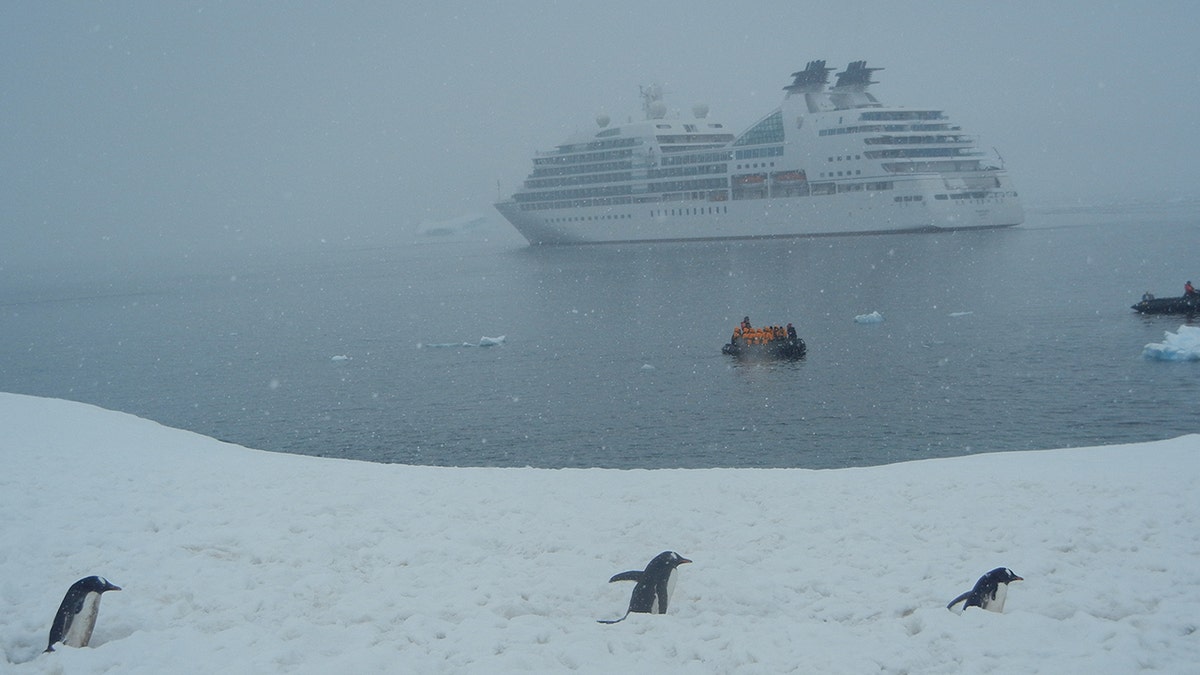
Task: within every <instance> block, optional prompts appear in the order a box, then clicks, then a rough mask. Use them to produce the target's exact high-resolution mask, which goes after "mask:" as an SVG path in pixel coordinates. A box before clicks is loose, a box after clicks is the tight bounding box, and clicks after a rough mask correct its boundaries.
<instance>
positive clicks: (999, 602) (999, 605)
mask: <svg viewBox="0 0 1200 675" xmlns="http://www.w3.org/2000/svg"><path fill="white" fill-rule="evenodd" d="M1006 598H1008V584H996V597H994V598H988V597H984V599H983V608H984V609H986V610H988V611H991V612H1003V611H1004V600H1005V599H1006Z"/></svg>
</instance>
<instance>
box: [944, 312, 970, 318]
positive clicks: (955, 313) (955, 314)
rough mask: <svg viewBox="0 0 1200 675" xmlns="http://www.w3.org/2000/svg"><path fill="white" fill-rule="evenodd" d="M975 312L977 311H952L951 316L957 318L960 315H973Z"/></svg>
mask: <svg viewBox="0 0 1200 675" xmlns="http://www.w3.org/2000/svg"><path fill="white" fill-rule="evenodd" d="M974 313H975V312H950V316H953V317H955V318H957V317H960V316H971V315H972V314H974Z"/></svg>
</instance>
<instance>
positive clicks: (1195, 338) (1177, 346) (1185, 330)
mask: <svg viewBox="0 0 1200 675" xmlns="http://www.w3.org/2000/svg"><path fill="white" fill-rule="evenodd" d="M1142 356H1144V357H1146V358H1148V359H1155V360H1157V361H1200V328H1197V327H1196V326H1180V327H1179V332H1178V333H1171V332H1169V331H1168V332H1167V333H1166V334H1165V335H1164V336H1163V341H1162V342H1151V343H1150V344H1148V345H1146V346H1145V348H1143V349H1142Z"/></svg>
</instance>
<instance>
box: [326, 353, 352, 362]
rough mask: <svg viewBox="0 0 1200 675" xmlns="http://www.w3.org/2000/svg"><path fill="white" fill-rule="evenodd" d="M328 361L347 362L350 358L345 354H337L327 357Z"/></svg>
mask: <svg viewBox="0 0 1200 675" xmlns="http://www.w3.org/2000/svg"><path fill="white" fill-rule="evenodd" d="M329 360H330V361H349V360H350V357H349V356H347V355H345V354H338V355H336V356H331V357H329Z"/></svg>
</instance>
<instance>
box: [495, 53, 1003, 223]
mask: <svg viewBox="0 0 1200 675" xmlns="http://www.w3.org/2000/svg"><path fill="white" fill-rule="evenodd" d="M878 70H881V69H879V68H868V67H867V66H866V62H865V61H855V62H852V63H850V64H849V66H847V67H846V69H845V70H844V71H842V72H840V73H838V74H837V76H836V78H837V79H836V81H835V83H834V84H833V86H832V87H831V86H829V77H830V73H831V72H832V71H833V69H831V68H827V67H826V66H825V62H824V61H811V62H809V63H808V65H807V67H806V68H805V69H804V70H801V71H799V72H796V73H793V74H792V78H793V82H792V83H791V84H789V85H788V86H786V87H784V91H785V92H786V93H785V96H784V98H783V101H782V102H781V103H780V105H779V107H778V108H776V109H775V110H773V111H771V112H770V113H769V114H767V115H766V116H765V117H763V118H762V119H760V120H759V121H758V122H757V123H755V124H753V125H751V126H750V128H749V129H747V130H745V131H744V132H742V133H741V134H738V135H735V134H733V133H731V132H730V131H729V129H728V127H726V125H724V124H723V123H720V122H716V121H713V120H710V119H709V118H708V109H707V106H703V105H698V106H695V107H694V108H693V109H692V111H691V117H689V118H680V117H679V116H674V117H672V118H668V115H667V107H666V105H665V104H664V103H663V100H662V91H661V89H660V88H658V87H648V88H643V89H642V99H643V111H644V114H645V119H643V120H641V121H636V122H630V123H627V124H623V125H617V126H609V119H608V118H607V117H606V116H600V117H598V118H597V123H598V126H599V130H598V131H594V132H588V133H583V134H577V135H576V136H575V137H573V138H571V139H569V140H568V141H567V142H566V143H563V144H562V145H559V146H558V147H557V148H555V149H554V150H551V151H548V152H540V153H538V154H537V156H536V157H534V160H533V171H532V173H530V174H529V176H528V178H527V179H526V180H525V182H524V185H523V186H522V187H521V189H519V190H517V191H516V193H514V194H513V195H512V197H511V198H510V199H508V200H504V201H502V202H500V203H498V204H497V205H496V208H497V209H498V210H499V211H500V212H501V213H502V214H503V215H504V216H505V217H506V218H507V219H508V220H509V221H510V222H511V223H512V224H513V226H514V227H516V228H517V230H518V231H520V232H521V234H522V235H524V236H525V238H526V239H528V240H529V242H530V243H531V244H572V243H601V242H627V241H670V240H686V239H724V238H758V237H795V236H812V235H832V234H857V233H882V232H905V231H927V230H946V229H968V228H994V227H1007V226H1012V225H1017V224H1019V223H1021V222H1022V221H1023V219H1024V213H1023V210H1022V208H1021V205H1020V202H1019V200H1018V198H1017V192H1016V190H1015V188H1014V187H1013V186H1012V183H1011V181H1010V179H1009V177H1008V173H1007V171H1006V170H1005V169H1004V168H1003V166H1002V163H1001V162H1000V161H999V158H998V157H996V156H994V155H992V154H990V153H986V152H984V151H981V150H980V149H979V148H978V147H977V144H976V140H975V138H974V137H972V136H970V135H968V134H966V133H964V132H963V131H962V130H961V129H960V128H959V127H958V126H956V125H954V124H953V123H952V122H951V121H950V119H949V118H948V116H947V115H946V114H945V113H944V112H943V111H941V110H936V109H911V108H899V107H888V106H884V105H883V104H882V103H880V102H879V101H878V100H877V99H876V98H875V97H874V96H873V95H872V94H871V93H870V92H869V91H868V89H869V87H870V85H872V84H875V83H874V82H873V81H872V76H873V74H874V73H875V72H876V71H878Z"/></svg>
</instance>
